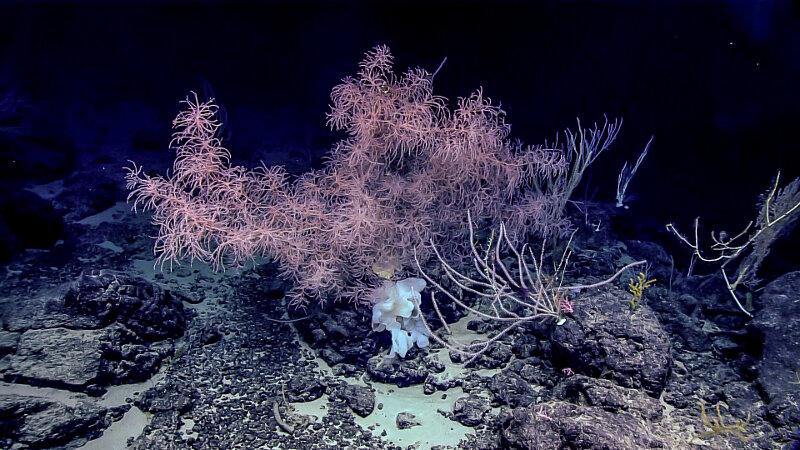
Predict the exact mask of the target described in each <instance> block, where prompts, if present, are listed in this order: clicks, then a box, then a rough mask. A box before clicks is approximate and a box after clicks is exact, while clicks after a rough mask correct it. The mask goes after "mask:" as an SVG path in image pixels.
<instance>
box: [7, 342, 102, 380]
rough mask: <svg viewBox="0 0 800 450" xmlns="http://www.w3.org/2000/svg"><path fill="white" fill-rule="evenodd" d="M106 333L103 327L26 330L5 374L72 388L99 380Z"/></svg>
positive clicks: (11, 377)
mask: <svg viewBox="0 0 800 450" xmlns="http://www.w3.org/2000/svg"><path fill="white" fill-rule="evenodd" d="M106 334H107V332H106V331H105V330H68V329H66V328H47V329H44V330H28V331H26V332H25V333H23V334H22V337H21V338H20V341H19V345H18V347H17V352H16V353H15V354H14V355H11V356H9V361H10V368H9V369H8V370H7V371H6V374H5V377H6V379H15V378H21V379H22V380H24V381H25V382H27V383H29V384H33V385H39V386H49V387H57V388H67V389H72V390H79V389H81V388H83V387H86V386H87V385H89V384H91V383H94V382H98V381H99V379H100V372H101V365H102V356H103V351H102V345H103V341H104V340H106V338H107V336H106Z"/></svg>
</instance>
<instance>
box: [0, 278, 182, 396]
mask: <svg viewBox="0 0 800 450" xmlns="http://www.w3.org/2000/svg"><path fill="white" fill-rule="evenodd" d="M180 298H181V297H179V296H178V295H175V294H172V293H171V292H170V291H168V290H165V289H162V288H161V287H159V286H157V285H155V284H152V283H150V282H148V281H146V280H144V279H141V278H137V277H132V276H129V275H126V274H124V273H120V272H114V271H106V270H101V271H89V272H84V273H83V274H81V276H80V277H79V278H78V280H77V281H75V282H74V283H68V284H64V285H61V286H59V287H57V288H54V289H50V290H48V291H47V292H45V293H43V294H40V295H38V296H34V297H32V298H30V299H28V300H27V301H20V302H15V303H14V305H15V307H14V308H7V309H6V310H5V311H3V317H4V319H5V324H6V326H7V328H8V329H9V330H11V332H3V333H4V335H3V336H0V339H1V340H0V342H3V344H0V347H1V348H3V349H5V350H2V351H7V352H9V354H8V355H7V356H6V358H4V365H5V366H4V369H5V370H4V371H3V377H4V379H5V380H6V381H9V382H27V383H31V384H35V385H39V386H49V387H56V388H66V389H70V390H77V391H83V392H86V393H89V394H90V395H101V394H102V393H103V392H104V390H105V389H104V387H105V386H109V385H113V384H122V383H130V382H136V381H143V380H146V379H148V378H150V377H151V376H152V375H153V374H154V373H155V372H156V371H157V370H158V368H159V366H160V364H161V361H162V360H163V359H164V358H165V357H166V356H168V355H170V354H172V352H173V343H172V340H171V339H173V338H176V337H178V336H181V335H182V334H183V330H184V328H185V327H186V321H187V315H188V314H187V312H186V311H185V310H184V309H183V304H182V301H181V300H180ZM14 336H19V342H18V343H14ZM12 344H13V347H12Z"/></svg>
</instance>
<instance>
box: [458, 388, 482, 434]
mask: <svg viewBox="0 0 800 450" xmlns="http://www.w3.org/2000/svg"><path fill="white" fill-rule="evenodd" d="M489 409H490V408H489V401H488V399H486V398H485V397H482V396H480V395H477V394H475V393H471V394H470V395H469V396H467V397H462V398H459V399H458V400H456V402H455V403H454V404H453V418H454V419H455V420H457V421H458V422H459V423H461V424H462V425H464V426H467V427H474V426H476V425H480V424H481V423H483V415H484V414H486V413H487V412H489Z"/></svg>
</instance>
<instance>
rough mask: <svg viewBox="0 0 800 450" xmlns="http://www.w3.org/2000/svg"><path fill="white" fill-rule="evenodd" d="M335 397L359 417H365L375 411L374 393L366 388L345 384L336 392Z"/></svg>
mask: <svg viewBox="0 0 800 450" xmlns="http://www.w3.org/2000/svg"><path fill="white" fill-rule="evenodd" d="M336 396H337V397H339V398H341V399H342V400H344V402H345V403H347V406H348V407H350V409H351V410H353V412H354V413H356V414H358V415H359V416H360V417H367V416H368V415H370V414H372V411H373V410H375V391H374V390H373V389H371V388H369V387H367V386H358V385H353V384H347V383H345V384H344V385H343V386H342V387H341V388H339V389H338V390H337V391H336Z"/></svg>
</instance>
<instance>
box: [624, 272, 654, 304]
mask: <svg viewBox="0 0 800 450" xmlns="http://www.w3.org/2000/svg"><path fill="white" fill-rule="evenodd" d="M655 282H656V279H655V278H653V279H652V280H648V279H647V275H645V274H644V272H639V276H638V277H637V281H636V282H634V280H633V278H631V281H630V284H629V285H628V287H629V288H630V290H631V294H633V298H631V308H633V309H636V306H637V305H639V302H640V301H642V294H643V293H644V290H645V289H647V288H649V287H650V286H652V285H653V284H654V283H655Z"/></svg>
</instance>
